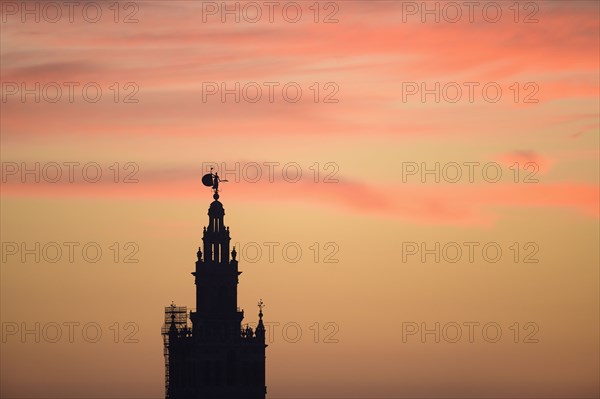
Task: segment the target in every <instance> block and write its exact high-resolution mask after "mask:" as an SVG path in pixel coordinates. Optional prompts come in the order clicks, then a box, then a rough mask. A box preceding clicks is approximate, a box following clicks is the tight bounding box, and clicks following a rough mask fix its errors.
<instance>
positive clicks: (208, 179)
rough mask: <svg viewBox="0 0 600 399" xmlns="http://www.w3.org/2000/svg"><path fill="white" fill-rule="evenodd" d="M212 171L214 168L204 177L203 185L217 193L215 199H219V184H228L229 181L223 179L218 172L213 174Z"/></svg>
mask: <svg viewBox="0 0 600 399" xmlns="http://www.w3.org/2000/svg"><path fill="white" fill-rule="evenodd" d="M212 171H213V168H210V173H207V174H205V175H204V176H202V184H204V185H205V186H207V187H211V188H212V189H213V191H214V192H215V195H214V196H215V199H217V198H218V197H219V183H220V182H223V183H225V182H227V180H225V179H221V178H220V177H219V174H218V173H217V172H215V173H213V172H212Z"/></svg>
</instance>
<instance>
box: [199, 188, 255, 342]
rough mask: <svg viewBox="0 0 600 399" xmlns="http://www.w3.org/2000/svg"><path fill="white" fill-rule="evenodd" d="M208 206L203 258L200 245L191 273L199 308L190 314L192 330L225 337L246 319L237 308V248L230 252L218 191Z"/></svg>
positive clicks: (232, 333) (236, 331)
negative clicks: (194, 266)
mask: <svg viewBox="0 0 600 399" xmlns="http://www.w3.org/2000/svg"><path fill="white" fill-rule="evenodd" d="M213 198H214V201H213V202H212V203H211V204H210V207H209V208H208V227H204V231H203V236H202V241H203V247H204V257H203V254H202V251H201V250H200V248H198V252H197V255H198V260H197V261H196V269H195V271H194V272H193V273H192V274H193V275H194V277H195V284H196V311H195V312H192V313H191V316H190V318H191V320H192V326H193V331H194V333H195V334H198V335H201V336H203V337H204V338H206V339H210V338H211V337H213V338H224V337H231V336H234V335H236V334H237V333H238V332H239V331H240V327H241V322H242V319H243V318H244V313H243V311H241V310H239V309H238V307H237V286H238V282H239V279H238V276H239V275H240V274H241V272H240V271H238V262H237V259H236V255H237V253H236V252H235V248H234V249H233V251H231V253H230V252H229V245H230V242H231V237H230V236H229V227H225V224H224V218H225V209H223V204H221V202H219V194H218V193H215V194H214V195H213ZM230 256H231V257H230Z"/></svg>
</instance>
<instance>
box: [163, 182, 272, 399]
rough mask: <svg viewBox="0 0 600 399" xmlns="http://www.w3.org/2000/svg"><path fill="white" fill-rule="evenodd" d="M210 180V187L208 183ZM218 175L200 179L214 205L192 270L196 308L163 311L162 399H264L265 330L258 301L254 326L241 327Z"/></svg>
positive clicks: (236, 279) (235, 270)
mask: <svg viewBox="0 0 600 399" xmlns="http://www.w3.org/2000/svg"><path fill="white" fill-rule="evenodd" d="M209 181H212V184H209ZM220 181H225V180H220V179H219V177H218V175H217V174H216V173H215V174H214V175H213V174H212V173H210V174H207V175H204V177H203V178H202V182H203V183H204V184H205V185H207V186H208V185H212V188H213V191H214V195H213V199H214V201H213V202H212V203H211V204H210V206H209V208H208V226H206V227H204V229H203V233H202V246H201V247H199V248H198V252H197V253H196V255H197V260H196V265H195V269H194V271H193V272H192V275H193V276H194V283H195V285H196V309H195V310H192V311H190V312H189V319H190V321H191V326H189V327H188V324H187V308H185V307H177V306H175V304H172V305H171V306H169V307H166V308H165V324H164V326H163V329H162V334H163V338H164V354H165V388H166V393H165V395H166V398H167V399H180V398H181V399H265V395H266V392H267V387H266V384H265V350H266V347H267V345H266V344H265V340H266V337H265V325H264V323H263V306H264V304H263V302H262V299H261V300H260V302H259V303H258V307H259V313H258V317H259V320H258V323H257V325H256V329H255V330H253V329H252V328H251V327H250V326H249V325H246V326H245V327H242V320H243V319H244V312H243V311H242V310H240V308H238V306H237V287H238V282H239V275H240V274H241V272H240V271H239V270H238V261H237V252H236V250H235V247H234V248H232V249H231V250H230V243H231V237H230V235H229V227H226V226H225V223H224V220H225V209H224V208H223V204H221V202H219V189H218V184H219V182H220Z"/></svg>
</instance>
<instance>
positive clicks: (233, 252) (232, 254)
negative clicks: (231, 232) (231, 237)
mask: <svg viewBox="0 0 600 399" xmlns="http://www.w3.org/2000/svg"><path fill="white" fill-rule="evenodd" d="M236 256H237V251H236V250H235V245H234V246H233V251H231V258H232V259H233V260H235V257H236Z"/></svg>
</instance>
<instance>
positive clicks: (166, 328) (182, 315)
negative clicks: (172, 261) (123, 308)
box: [162, 303, 187, 399]
mask: <svg viewBox="0 0 600 399" xmlns="http://www.w3.org/2000/svg"><path fill="white" fill-rule="evenodd" d="M172 325H173V326H174V328H175V329H176V330H177V332H178V333H180V332H181V331H182V330H183V329H185V328H187V306H175V304H174V303H172V304H171V306H167V307H165V323H164V324H163V327H162V336H163V342H164V348H163V353H164V355H165V398H166V399H169V332H170V331H171V326H172Z"/></svg>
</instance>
